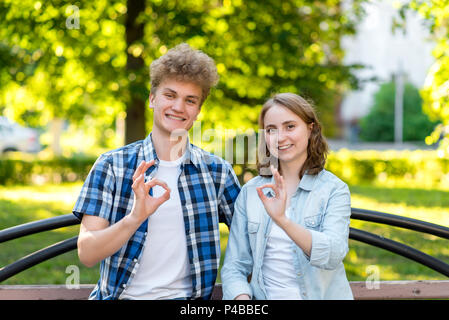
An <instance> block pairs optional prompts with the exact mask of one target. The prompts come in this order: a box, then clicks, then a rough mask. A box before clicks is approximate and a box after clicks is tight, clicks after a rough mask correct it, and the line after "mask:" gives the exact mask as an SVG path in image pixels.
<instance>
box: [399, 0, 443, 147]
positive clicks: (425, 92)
mask: <svg viewBox="0 0 449 320" xmlns="http://www.w3.org/2000/svg"><path fill="white" fill-rule="evenodd" d="M404 7H407V8H411V9H412V10H415V11H416V12H418V13H419V14H420V15H421V16H422V17H423V18H424V19H425V21H426V24H427V25H428V27H429V30H430V33H431V35H432V37H433V39H434V40H435V43H436V45H435V48H434V50H433V56H434V58H435V62H434V64H433V65H432V67H431V68H430V70H429V73H428V75H427V79H426V82H425V84H424V88H423V89H422V90H421V95H422V97H423V103H424V104H423V109H424V112H425V113H426V114H428V115H429V116H430V117H431V119H435V120H439V121H441V125H439V126H437V128H436V129H435V130H434V132H433V133H432V134H431V135H430V136H429V137H428V138H427V139H426V142H427V143H429V144H432V143H435V142H437V141H439V140H440V139H441V137H444V138H443V139H442V141H441V143H440V148H441V150H444V151H445V153H446V154H449V1H448V0H427V1H423V0H412V1H409V2H408V3H407V4H405V5H404Z"/></svg>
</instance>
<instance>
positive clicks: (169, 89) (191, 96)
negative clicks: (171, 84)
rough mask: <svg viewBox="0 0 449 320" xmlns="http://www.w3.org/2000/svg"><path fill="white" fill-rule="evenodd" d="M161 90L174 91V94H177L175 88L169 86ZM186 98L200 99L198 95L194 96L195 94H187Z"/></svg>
mask: <svg viewBox="0 0 449 320" xmlns="http://www.w3.org/2000/svg"><path fill="white" fill-rule="evenodd" d="M162 90H164V91H169V92H171V93H174V94H178V93H177V92H176V91H175V90H173V89H171V88H163V89H162ZM187 98H195V99H198V100H199V99H200V97H198V96H195V95H188V96H187Z"/></svg>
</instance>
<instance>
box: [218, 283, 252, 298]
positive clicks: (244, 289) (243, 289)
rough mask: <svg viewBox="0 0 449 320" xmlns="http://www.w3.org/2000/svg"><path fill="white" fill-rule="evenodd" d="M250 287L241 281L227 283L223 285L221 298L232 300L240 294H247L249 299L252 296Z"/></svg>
mask: <svg viewBox="0 0 449 320" xmlns="http://www.w3.org/2000/svg"><path fill="white" fill-rule="evenodd" d="M251 292H252V290H251V287H250V286H249V284H248V283H242V282H240V281H236V282H232V283H228V284H227V285H226V286H225V287H223V300H234V299H235V298H236V297H237V296H239V295H241V294H247V295H248V296H249V297H250V299H252V298H253V295H252V293H251Z"/></svg>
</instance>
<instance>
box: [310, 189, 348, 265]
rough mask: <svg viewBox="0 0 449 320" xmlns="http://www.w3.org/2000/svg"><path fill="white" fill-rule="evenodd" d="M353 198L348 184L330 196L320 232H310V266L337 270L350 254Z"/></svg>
mask: <svg viewBox="0 0 449 320" xmlns="http://www.w3.org/2000/svg"><path fill="white" fill-rule="evenodd" d="M350 216H351V196H350V192H349V188H348V186H347V185H346V184H344V185H342V186H340V187H339V188H338V189H336V190H335V191H334V193H333V194H332V195H331V196H330V198H329V202H328V206H327V209H326V211H325V213H324V217H323V222H322V228H321V230H320V231H317V230H310V229H309V231H310V233H311V234H312V250H311V253H310V257H307V256H306V257H307V258H308V259H309V260H310V264H311V265H312V266H314V267H318V268H323V269H335V268H336V267H337V266H338V265H339V264H340V263H341V262H342V261H343V259H344V258H345V256H346V254H347V253H348V250H349V248H348V237H349V223H350Z"/></svg>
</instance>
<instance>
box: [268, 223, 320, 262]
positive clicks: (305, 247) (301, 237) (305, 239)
mask: <svg viewBox="0 0 449 320" xmlns="http://www.w3.org/2000/svg"><path fill="white" fill-rule="evenodd" d="M275 223H277V224H278V226H279V227H281V228H282V229H283V230H284V231H285V233H286V234H287V235H288V236H289V237H290V239H292V240H293V242H295V243H296V245H297V246H298V247H300V248H301V249H302V251H304V253H305V254H306V255H308V256H310V253H311V252H312V234H311V233H310V232H309V230H307V229H306V228H304V227H303V226H301V225H299V224H297V223H295V222H293V221H292V220H290V219H289V218H287V217H284V218H283V219H282V220H279V221H275Z"/></svg>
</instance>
